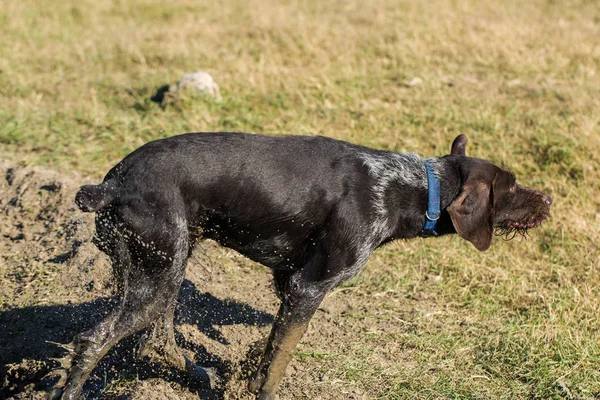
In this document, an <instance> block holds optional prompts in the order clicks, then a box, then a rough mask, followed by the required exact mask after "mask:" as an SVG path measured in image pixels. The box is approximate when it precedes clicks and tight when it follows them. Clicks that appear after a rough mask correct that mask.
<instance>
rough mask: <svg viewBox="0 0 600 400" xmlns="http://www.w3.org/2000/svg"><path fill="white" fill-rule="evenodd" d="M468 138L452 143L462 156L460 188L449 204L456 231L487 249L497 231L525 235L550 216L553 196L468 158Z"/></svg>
mask: <svg viewBox="0 0 600 400" xmlns="http://www.w3.org/2000/svg"><path fill="white" fill-rule="evenodd" d="M466 144H467V137H466V136H465V135H460V136H458V137H457V138H456V139H454V142H453V143H452V150H451V154H452V155H457V156H465V157H464V159H461V162H460V163H459V165H460V168H459V170H460V174H461V182H462V184H461V190H460V193H459V195H458V196H457V197H456V199H454V201H453V202H452V203H451V204H450V205H449V206H448V208H447V211H448V213H449V214H450V218H451V219H452V224H453V225H454V228H455V229H456V232H457V233H458V234H459V235H460V236H461V237H462V238H464V239H466V240H468V241H470V242H471V243H473V244H474V245H475V247H476V248H477V249H478V250H480V251H484V250H487V249H488V248H489V247H490V244H491V242H492V237H493V235H494V231H495V232H496V234H499V235H504V236H506V237H509V238H510V237H514V235H516V234H525V233H526V232H527V231H528V230H529V229H531V228H535V227H537V226H538V225H540V224H541V223H542V222H543V221H544V220H545V219H546V218H548V216H549V215H550V205H551V204H552V198H551V197H550V196H548V195H546V194H544V193H542V192H540V191H539V190H535V189H530V188H527V187H524V186H521V185H519V184H517V182H516V179H515V176H514V175H513V174H512V173H510V172H508V171H505V170H503V169H502V168H499V167H497V166H495V165H494V164H492V163H490V162H489V161H485V160H480V159H476V158H471V157H466V154H465V147H466Z"/></svg>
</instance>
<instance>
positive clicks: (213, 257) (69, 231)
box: [0, 161, 362, 399]
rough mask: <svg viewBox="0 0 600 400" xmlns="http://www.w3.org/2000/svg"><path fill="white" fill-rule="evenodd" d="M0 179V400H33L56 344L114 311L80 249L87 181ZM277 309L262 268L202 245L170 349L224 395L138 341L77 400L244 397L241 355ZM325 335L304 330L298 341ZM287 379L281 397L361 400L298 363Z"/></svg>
mask: <svg viewBox="0 0 600 400" xmlns="http://www.w3.org/2000/svg"><path fill="white" fill-rule="evenodd" d="M0 174H1V175H0V215H1V218H0V230H1V232H2V234H1V235H0V274H1V276H2V283H1V285H0V332H2V334H1V336H0V377H2V381H1V382H0V398H11V397H12V398H18V399H21V398H23V399H25V398H27V399H29V398H44V396H45V390H46V389H47V387H48V386H49V385H51V384H52V382H53V381H52V380H51V379H49V378H45V376H46V374H47V373H48V372H49V371H51V370H52V369H53V368H55V367H56V366H57V363H56V362H55V361H54V360H53V358H57V357H60V356H62V355H64V353H65V350H64V349H63V348H62V347H61V346H60V345H59V343H68V342H70V340H71V339H72V337H73V336H74V335H75V334H76V333H78V332H80V331H82V330H86V329H89V328H91V327H92V326H94V325H95V324H96V323H98V322H99V321H100V320H101V319H102V317H103V316H104V315H106V314H107V313H108V312H109V310H110V309H111V308H112V307H114V303H115V302H116V301H117V299H116V298H115V297H114V296H113V289H114V288H113V284H112V277H111V266H110V264H109V262H108V259H107V258H106V257H105V256H104V255H103V254H102V253H100V252H99V251H98V250H97V249H96V247H95V246H94V245H93V244H92V243H91V238H92V235H93V226H94V223H93V214H84V213H82V212H81V211H79V210H78V209H77V208H76V207H75V205H74V203H73V198H74V195H75V192H76V190H77V188H78V187H79V186H80V185H82V184H85V183H90V182H89V181H87V180H85V179H83V178H81V177H78V176H64V175H60V174H58V173H57V172H53V171H47V170H43V169H40V168H28V167H23V166H18V165H16V164H15V163H10V162H7V161H0ZM200 263H201V264H202V265H203V266H199V264H200ZM277 305H278V300H277V299H276V297H275V295H274V294H273V291H272V289H271V275H270V274H269V273H268V271H267V270H266V269H265V268H263V267H261V266H258V265H256V264H254V263H251V262H249V261H248V260H246V259H244V258H243V257H241V256H239V255H237V254H236V253H234V252H233V251H230V250H228V249H223V248H220V247H218V246H217V245H216V244H214V243H212V242H203V243H201V244H200V245H199V246H198V248H197V250H196V252H195V254H194V257H192V259H191V260H190V265H189V266H188V273H187V276H186V281H185V282H184V285H183V288H182V290H181V293H180V298H179V305H178V311H177V315H176V325H177V328H176V332H177V341H178V343H179V344H180V345H181V346H182V347H183V348H184V349H186V351H187V352H188V356H191V357H192V358H194V359H195V360H196V361H197V362H198V363H199V364H200V365H207V366H212V367H215V368H216V369H217V370H219V372H220V373H221V374H222V375H223V377H224V381H225V384H224V385H223V388H221V389H220V390H219V391H218V392H211V391H210V390H208V389H207V388H203V387H197V386H195V384H194V383H193V382H187V381H186V380H185V378H184V377H181V376H179V374H177V373H176V372H175V371H172V370H164V369H161V368H159V367H158V366H157V365H153V364H150V363H148V362H146V361H140V360H136V359H135V357H134V352H135V348H136V346H137V345H138V342H139V335H137V336H135V337H132V338H129V339H127V340H125V341H123V343H121V344H120V345H119V346H117V347H116V348H115V349H113V350H112V351H111V352H110V353H109V355H108V356H107V357H105V358H104V359H103V360H102V361H101V363H100V364H99V365H98V367H97V368H96V369H95V370H94V373H93V375H92V377H91V378H90V379H89V380H88V383H87V384H86V386H85V388H84V393H85V397H86V398H102V399H109V398H110V399H112V398H133V399H142V398H144V399H149V398H161V399H162V398H182V399H187V398H198V397H201V398H232V399H243V398H251V397H250V396H249V394H248V393H247V391H246V381H247V377H248V373H249V371H250V370H252V368H253V365H254V363H255V362H256V359H255V358H250V359H248V354H249V352H248V351H249V346H250V344H251V343H252V342H254V341H257V340H259V339H260V338H262V337H263V336H265V335H266V334H268V331H269V329H270V325H271V323H272V321H273V315H274V314H275V312H276V309H277ZM327 307H329V309H331V307H332V306H331V305H329V306H327ZM339 307H341V308H342V309H343V308H344V307H345V305H344V304H343V303H340V304H339V306H338V307H336V308H339ZM323 310H325V311H326V312H325V311H322V312H320V313H319V315H318V316H317V318H318V319H325V320H328V319H330V317H329V315H328V313H329V312H330V310H328V309H326V308H324V309H323ZM323 324H327V323H326V322H323ZM332 329H335V328H334V327H332ZM333 335H334V333H333V332H324V331H323V330H320V332H316V334H315V332H314V331H313V329H309V332H308V334H307V339H306V340H308V341H314V340H324V341H327V340H330V338H331V337H332V336H333ZM317 338H319V339H317ZM287 376H288V379H286V380H285V381H284V383H283V385H282V388H281V390H280V397H281V398H283V399H285V398H292V397H293V398H301V397H306V398H332V399H335V398H362V395H361V394H360V393H359V392H358V391H357V389H350V390H348V389H345V390H339V388H338V389H334V390H332V389H333V388H332V386H336V385H335V384H331V385H326V384H324V383H326V382H324V379H323V376H322V375H321V374H319V372H318V371H313V370H311V369H310V368H306V366H305V365H304V364H302V363H292V365H291V366H290V367H289V368H288V373H287Z"/></svg>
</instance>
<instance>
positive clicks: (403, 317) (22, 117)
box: [0, 0, 600, 399]
mask: <svg viewBox="0 0 600 400" xmlns="http://www.w3.org/2000/svg"><path fill="white" fill-rule="evenodd" d="M523 3H524V2H518V1H512V0H501V1H486V2H480V1H474V0H473V1H466V0H457V1H452V2H447V1H441V0H440V1H428V2H413V1H387V0H386V1H377V2H364V1H354V0H352V1H330V2H319V1H302V2H291V1H286V2H279V1H274V0H268V1H255V0H251V1H240V0H226V1H224V2H221V3H220V5H218V6H217V5H214V6H212V5H210V6H209V5H208V3H204V2H196V1H191V0H189V1H186V0H178V1H172V2H168V3H167V2H160V1H149V0H139V1H118V0H115V1H90V0H80V1H55V0H52V1H46V2H34V1H31V0H5V1H3V3H2V9H1V10H0V31H1V32H2V37H1V39H0V54H2V57H0V150H1V151H2V152H9V153H12V154H23V157H24V158H26V159H27V160H28V162H30V163H36V164H39V163H41V164H46V165H48V166H50V167H52V168H55V169H67V168H68V169H75V170H77V171H80V172H82V173H84V174H90V175H95V176H98V177H100V176H101V175H102V174H103V173H104V172H105V171H106V170H107V169H108V168H109V167H110V166H111V165H113V164H114V163H115V162H116V161H117V160H118V159H119V158H121V157H122V156H123V155H125V154H126V153H128V152H129V151H131V150H133V149H134V148H136V147H137V146H139V145H141V144H142V143H144V142H146V141H149V140H152V139H156V138H159V137H164V136H169V135H173V134H177V133H182V132H186V131H204V130H242V131H253V132H263V133H273V134H276V133H282V132H283V133H302V134H322V135H327V136H331V137H335V138H339V139H344V140H348V141H351V142H355V143H361V144H365V145H369V146H373V147H379V148H383V149H390V150H396V151H404V150H410V151H417V152H420V153H421V154H424V155H436V154H437V155H441V154H445V153H446V152H447V151H448V148H449V144H450V142H451V140H452V139H453V137H454V136H455V135H456V134H458V133H465V134H467V135H468V136H469V137H470V138H471V143H470V147H469V148H468V151H469V152H470V154H471V155H473V156H477V157H481V158H487V159H490V160H493V161H495V162H496V163H498V164H501V165H504V166H506V167H508V168H510V169H512V170H513V171H514V172H515V173H516V175H517V176H518V177H520V181H521V183H524V184H526V185H531V186H535V187H538V188H540V189H544V190H546V191H548V192H550V193H551V194H552V196H553V197H554V199H555V205H554V212H553V218H552V220H551V221H549V222H548V223H546V224H545V225H544V226H543V227H542V228H540V229H538V230H537V231H534V232H533V233H532V235H531V236H532V237H531V238H530V239H529V240H527V241H521V240H514V241H512V242H502V241H501V240H497V241H496V243H495V245H494V246H493V248H492V249H491V250H490V251H489V252H487V253H484V254H479V253H477V252H476V251H475V250H474V249H473V248H472V247H471V246H469V245H467V244H466V243H464V242H462V241H461V240H460V239H459V238H456V237H452V238H443V239H439V240H428V241H426V242H424V241H421V240H417V241H413V242H409V243H403V242H401V243H396V244H392V245H390V246H387V247H386V248H384V249H382V250H380V251H378V252H377V253H376V254H375V256H374V257H373V258H372V260H371V261H370V263H369V266H368V268H367V269H366V270H365V272H364V273H363V274H362V275H361V277H360V278H359V279H358V280H357V281H356V282H353V283H352V284H350V285H347V286H346V287H347V288H348V290H347V291H341V292H339V293H337V294H336V295H334V296H338V295H340V296H346V295H348V296H356V297H357V298H359V299H363V300H364V305H365V307H364V312H363V313H362V314H361V313H358V314H356V313H349V314H344V315H341V316H339V318H340V319H341V320H342V321H346V322H347V323H351V322H352V320H353V319H354V318H374V326H378V325H377V324H378V322H377V318H384V319H386V318H387V320H392V321H396V322H397V323H398V324H405V325H406V326H407V327H409V328H410V329H408V328H406V329H403V330H401V332H400V333H393V334H389V332H387V331H386V330H376V329H375V330H374V331H373V332H372V333H368V332H367V333H364V334H356V335H355V336H352V337H350V338H348V339H349V340H345V341H341V342H333V343H326V344H322V345H321V347H320V348H316V349H315V348H311V346H308V345H302V346H301V347H300V349H299V351H298V353H297V361H298V362H305V363H309V366H310V368H314V369H323V372H324V373H326V374H328V375H329V376H331V377H333V378H335V379H339V380H342V382H347V383H348V384H352V385H357V386H359V387H361V388H363V389H364V390H365V391H366V393H367V394H368V395H369V396H370V397H378V398H412V397H416V398H507V399H513V398H561V397H568V396H569V393H570V395H571V396H575V397H584V398H585V397H595V396H596V397H598V396H600V342H599V340H600V339H599V335H598V332H599V330H600V323H599V322H598V317H599V315H600V306H599V304H600V268H599V265H600V253H599V251H598V243H600V228H599V227H600V200H599V198H598V193H600V171H599V168H600V167H599V165H600V156H599V154H600V95H599V93H600V45H599V41H598V38H599V37H600V6H599V3H597V2H595V1H584V0H581V1H551V0H548V1H542V0H535V1H529V2H526V4H523ZM197 69H204V70H207V71H209V72H210V73H211V74H213V76H214V78H215V79H216V81H217V82H218V83H219V84H220V86H221V93H222V94H223V98H224V99H223V101H222V102H220V103H217V102H211V101H203V100H202V99H179V100H175V101H174V102H172V103H169V104H167V105H166V106H164V107H161V105H159V104H156V103H154V102H152V101H151V100H150V97H151V96H152V95H153V94H154V93H155V92H156V90H157V89H158V88H159V87H160V86H162V85H164V84H166V83H173V82H174V81H175V80H176V79H177V78H178V77H179V76H181V75H182V74H183V73H185V72H188V71H193V70H197ZM414 77H420V78H421V79H422V81H423V83H422V84H421V85H417V86H410V85H407V83H408V82H409V81H411V80H412V79H413V78H414ZM436 277H439V278H436ZM350 292H351V293H350ZM331 301H334V300H333V299H332V300H331ZM375 310H376V312H374V311H375ZM373 315H376V316H377V317H373ZM394 360H396V361H397V362H394Z"/></svg>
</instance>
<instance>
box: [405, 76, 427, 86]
mask: <svg viewBox="0 0 600 400" xmlns="http://www.w3.org/2000/svg"><path fill="white" fill-rule="evenodd" d="M422 83H423V79H421V78H419V77H418V76H415V77H414V78H412V79H411V80H410V82H407V83H406V86H419V85H420V84H422Z"/></svg>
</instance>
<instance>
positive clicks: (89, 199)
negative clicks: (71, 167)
mask: <svg viewBox="0 0 600 400" xmlns="http://www.w3.org/2000/svg"><path fill="white" fill-rule="evenodd" d="M117 192H118V188H117V185H116V182H115V181H114V180H113V179H109V180H107V181H104V182H102V183H101V184H99V185H85V186H82V187H81V188H80V189H79V191H78V192H77V195H75V204H76V205H77V207H79V209H80V210H81V211H83V212H95V211H98V210H100V209H102V208H104V207H106V206H107V205H108V204H110V203H111V202H112V201H113V200H114V199H115V197H116V196H117Z"/></svg>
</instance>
